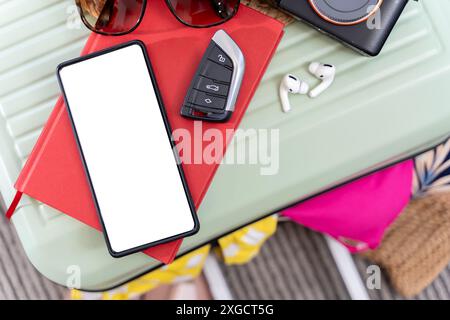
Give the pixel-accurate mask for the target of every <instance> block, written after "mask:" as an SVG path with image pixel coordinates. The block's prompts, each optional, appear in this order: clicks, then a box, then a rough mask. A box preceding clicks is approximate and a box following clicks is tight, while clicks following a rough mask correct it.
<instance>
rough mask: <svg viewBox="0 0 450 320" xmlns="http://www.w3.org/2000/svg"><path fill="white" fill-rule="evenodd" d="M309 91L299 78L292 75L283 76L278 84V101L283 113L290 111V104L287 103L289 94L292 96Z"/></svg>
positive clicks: (307, 86)
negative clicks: (279, 100)
mask: <svg viewBox="0 0 450 320" xmlns="http://www.w3.org/2000/svg"><path fill="white" fill-rule="evenodd" d="M308 91H309V85H308V84H307V83H306V82H304V81H301V80H300V79H299V78H297V77H296V76H294V75H292V74H287V75H285V76H284V78H283V80H282V81H281V84H280V99H281V105H282V107H283V111H284V112H289V111H291V104H290V102H289V93H292V94H307V93H308Z"/></svg>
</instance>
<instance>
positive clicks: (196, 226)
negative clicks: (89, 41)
mask: <svg viewBox="0 0 450 320" xmlns="http://www.w3.org/2000/svg"><path fill="white" fill-rule="evenodd" d="M133 45H138V46H139V47H140V48H141V50H142V54H143V55H144V59H145V62H146V65H147V70H148V72H149V75H150V78H151V82H152V85H153V89H154V91H155V95H156V99H157V101H158V106H159V109H160V112H161V116H162V118H163V121H164V125H165V128H166V133H167V137H168V139H169V141H170V144H171V147H172V150H176V145H175V141H174V140H173V139H172V128H171V126H170V122H169V119H168V117H167V112H166V109H165V107H164V103H163V99H162V96H161V92H160V90H159V88H158V84H157V82H156V77H155V74H154V72H153V67H152V65H151V62H150V58H149V55H148V52H147V48H146V47H145V44H144V43H143V42H142V41H140V40H131V41H128V42H125V43H121V44H119V45H115V46H113V47H110V48H106V49H103V50H100V51H96V52H94V53H91V54H88V55H85V56H82V57H79V58H75V59H71V60H68V61H65V62H63V63H61V64H59V65H58V66H57V68H56V75H57V79H58V84H59V87H60V89H61V92H62V94H63V98H64V103H65V105H66V110H67V112H68V114H69V119H70V123H71V126H72V130H73V133H74V136H75V140H76V143H77V147H78V151H79V153H80V157H81V162H82V163H83V168H84V171H85V173H86V177H87V180H88V184H89V188H90V190H91V194H92V198H93V201H94V204H95V209H96V211H97V215H98V217H99V220H100V223H101V225H102V229H103V235H104V238H105V242H106V245H107V247H108V251H109V254H110V255H111V256H112V257H114V258H121V257H125V256H128V255H130V254H133V253H137V252H140V251H142V250H145V249H148V248H151V247H154V246H157V245H159V244H164V243H167V242H171V241H174V240H178V239H180V238H184V237H188V236H192V235H194V234H196V233H197V232H198V231H199V230H200V222H199V220H198V216H197V212H196V208H195V205H194V202H193V199H192V195H191V192H190V190H189V186H188V184H187V180H186V177H185V174H184V170H183V167H182V165H181V160H180V156H179V154H178V153H177V152H173V154H174V160H175V161H176V164H177V168H178V172H179V174H180V178H181V181H182V183H183V188H184V191H185V194H186V198H187V201H188V203H189V208H190V210H191V214H192V219H193V221H194V228H193V229H192V230H191V231H187V232H184V233H181V234H177V235H174V236H171V237H168V238H164V239H161V240H157V241H153V242H150V243H146V244H143V245H140V246H137V247H134V248H130V249H127V250H124V251H120V252H116V251H114V250H113V249H112V247H111V243H110V241H109V237H108V232H107V230H106V227H105V224H104V221H103V218H102V215H101V211H100V207H99V204H98V201H97V196H96V194H95V190H94V186H93V184H92V181H91V176H90V174H89V169H88V167H87V163H86V159H85V157H84V153H83V148H82V146H81V143H80V140H79V137H78V133H77V130H76V126H75V122H74V120H73V117H72V113H71V111H70V105H69V103H68V100H67V96H66V92H65V90H64V85H63V81H62V79H61V76H60V72H61V70H62V69H63V68H65V67H67V66H70V65H73V64H77V63H80V62H83V61H86V60H89V59H93V58H96V57H99V56H102V55H105V54H108V53H111V52H114V51H117V50H120V49H124V48H127V47H129V46H133Z"/></svg>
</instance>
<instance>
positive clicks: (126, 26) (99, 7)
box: [75, 0, 147, 35]
mask: <svg viewBox="0 0 450 320" xmlns="http://www.w3.org/2000/svg"><path fill="white" fill-rule="evenodd" d="M75 2H76V4H77V6H78V9H79V11H80V15H81V19H82V20H83V22H84V24H85V25H86V26H87V27H88V28H89V29H90V30H92V31H94V32H97V33H101V34H106V35H121V34H126V33H128V32H131V31H133V30H134V29H135V28H136V27H137V26H138V25H139V23H140V22H141V19H142V17H143V15H144V11H145V7H146V3H147V1H146V0H76V1H75Z"/></svg>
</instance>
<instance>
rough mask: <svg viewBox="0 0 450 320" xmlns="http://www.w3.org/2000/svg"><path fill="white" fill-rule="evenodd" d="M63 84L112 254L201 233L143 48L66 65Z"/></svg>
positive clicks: (126, 47) (127, 47)
mask: <svg viewBox="0 0 450 320" xmlns="http://www.w3.org/2000/svg"><path fill="white" fill-rule="evenodd" d="M57 77H58V80H59V84H60V87H61V90H62V92H63V95H64V99H65V104H66V107H67V109H68V111H69V112H68V113H69V117H70V120H71V122H72V127H73V132H74V135H75V138H76V141H77V143H78V147H79V151H80V156H81V159H82V162H83V164H84V167H85V171H86V177H87V180H88V183H89V185H90V188H91V191H92V197H93V200H94V203H95V206H96V209H97V212H98V215H99V218H100V221H101V224H102V227H103V231H104V236H105V239H106V243H107V247H108V250H109V252H110V254H111V255H112V256H113V257H123V256H125V255H128V254H131V253H135V252H138V251H141V250H143V249H146V248H149V247H151V246H155V245H158V244H162V243H165V242H168V241H172V240H175V239H178V238H181V237H186V236H190V235H193V234H195V233H196V232H197V231H198V230H199V222H198V219H197V215H196V212H195V207H194V204H193V201H192V197H191V195H190V192H189V188H188V185H187V183H186V179H185V176H184V173H183V169H182V166H181V164H180V160H179V157H178V153H177V152H175V150H176V149H175V148H176V147H175V145H174V142H173V140H172V139H171V132H172V131H171V128H170V125H169V121H168V118H167V115H166V111H165V108H164V105H163V103H162V99H161V96H160V94H159V91H158V86H157V84H156V81H155V76H154V73H153V71H152V67H151V63H150V60H149V57H148V54H147V51H146V48H145V45H144V44H143V43H142V42H140V41H131V42H127V43H125V44H122V45H119V46H116V47H113V48H110V49H106V50H103V51H100V52H96V53H93V54H90V55H87V56H84V57H81V58H77V59H74V60H70V61H67V62H64V63H62V64H60V65H59V66H58V68H57Z"/></svg>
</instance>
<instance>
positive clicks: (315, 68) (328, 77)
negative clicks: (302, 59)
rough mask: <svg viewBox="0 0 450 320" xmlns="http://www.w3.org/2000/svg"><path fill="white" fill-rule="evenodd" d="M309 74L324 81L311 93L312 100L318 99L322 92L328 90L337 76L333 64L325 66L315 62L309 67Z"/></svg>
mask: <svg viewBox="0 0 450 320" xmlns="http://www.w3.org/2000/svg"><path fill="white" fill-rule="evenodd" d="M309 72H311V74H313V75H314V76H315V77H316V78H318V79H320V80H322V83H321V84H319V85H318V86H317V87H315V88H314V89H313V90H311V91H310V92H309V97H310V98H316V97H318V96H319V95H320V94H321V93H322V92H324V91H325V90H327V89H328V88H329V87H330V86H331V84H332V83H333V81H334V77H335V75H336V67H335V66H333V65H331V64H323V63H319V62H313V63H311V64H310V65H309Z"/></svg>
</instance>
